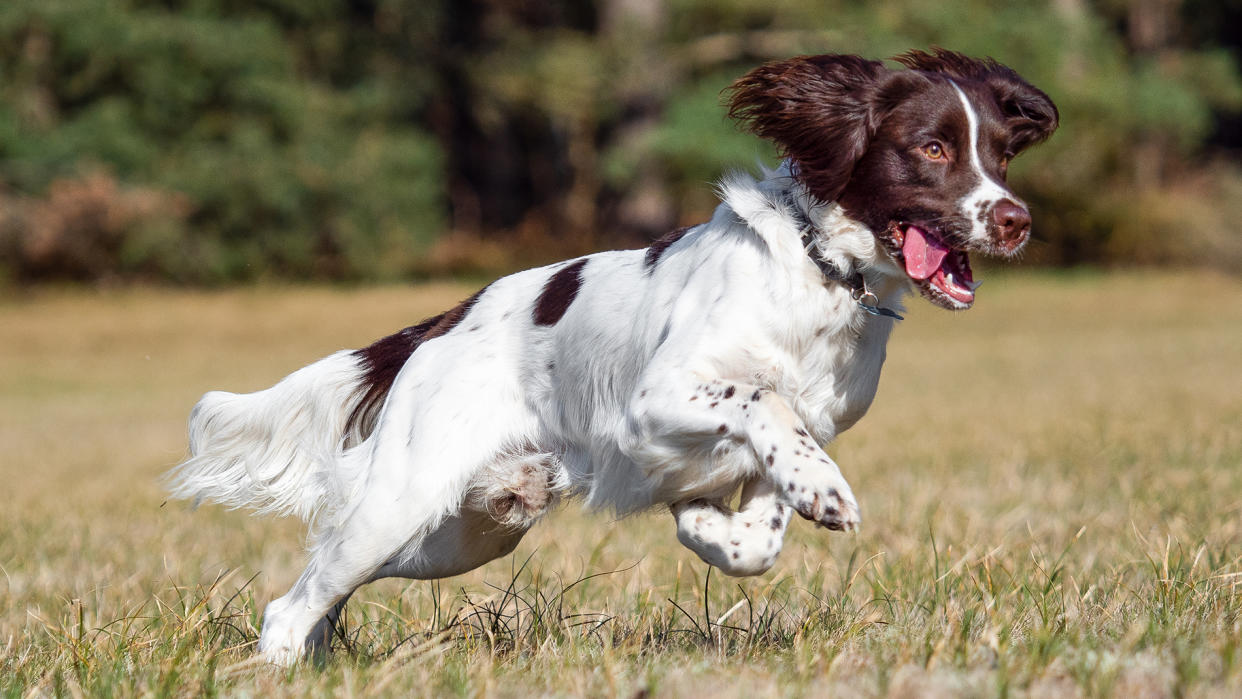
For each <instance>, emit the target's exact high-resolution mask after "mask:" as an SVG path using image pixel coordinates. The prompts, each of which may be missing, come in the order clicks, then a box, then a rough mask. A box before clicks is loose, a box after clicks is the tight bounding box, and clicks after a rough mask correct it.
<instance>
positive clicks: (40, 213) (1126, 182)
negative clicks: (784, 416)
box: [0, 0, 1242, 282]
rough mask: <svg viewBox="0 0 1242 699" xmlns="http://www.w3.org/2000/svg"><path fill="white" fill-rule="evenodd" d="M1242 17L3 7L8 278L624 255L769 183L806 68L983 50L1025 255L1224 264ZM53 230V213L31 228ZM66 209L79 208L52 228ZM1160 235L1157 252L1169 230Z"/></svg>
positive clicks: (198, 3)
mask: <svg viewBox="0 0 1242 699" xmlns="http://www.w3.org/2000/svg"><path fill="white" fill-rule="evenodd" d="M1239 16H1242V2H1240V1H1239V0H1047V2H1030V1H1029V0H1001V1H1000V2H985V1H984V0H945V1H944V2H939V3H926V2H922V0H890V1H889V2H885V3H883V4H874V3H863V2H860V1H857V0H459V1H457V2H453V1H450V0H7V2H5V3H3V4H0V255H2V256H3V257H0V274H8V275H10V276H14V277H16V278H18V279H25V278H31V279H37V278H48V277H56V276H62V277H63V276H68V277H76V278H101V277H109V276H120V277H139V278H142V277H146V278H153V279H169V280H179V281H192V282H211V281H222V280H231V279H247V278H255V277H262V276H280V277H290V278H338V279H339V278H363V277H367V278H376V277H393V276H400V275H406V274H409V273H410V272H411V271H414V270H419V269H422V270H428V269H435V268H442V267H445V266H447V267H453V268H460V267H461V266H463V265H464V266H472V265H473V266H478V265H482V266H486V267H489V268H491V267H497V266H508V265H513V264H526V263H530V262H534V261H537V260H539V259H546V258H550V257H554V256H555V257H560V256H564V255H568V254H573V253H575V252H581V251H585V250H586V249H590V248H595V247H611V246H617V245H627V244H640V243H641V242H642V240H643V239H645V238H647V237H650V236H654V235H657V234H659V233H661V232H663V231H665V230H667V229H668V228H670V227H672V226H674V225H676V224H679V223H687V222H692V221H697V220H702V219H703V218H704V217H706V216H708V215H709V214H710V211H711V208H712V206H714V197H713V195H712V192H711V188H710V183H712V182H713V181H714V180H716V179H717V178H718V177H719V176H720V175H721V173H722V172H723V171H724V170H726V169H728V168H747V169H750V168H753V167H754V166H755V164H756V162H767V163H771V162H772V156H773V152H772V149H771V147H770V146H768V145H767V144H763V143H760V142H758V141H756V140H755V139H752V138H750V137H749V136H745V135H743V134H741V133H739V132H738V130H737V129H736V128H734V126H733V125H732V124H729V123H727V121H726V119H725V117H724V110H723V109H722V108H721V105H720V91H721V90H722V89H723V88H724V87H726V86H727V85H728V84H729V81H730V80H732V79H733V78H735V77H737V76H738V75H740V74H741V73H743V72H744V71H745V70H747V69H749V68H750V67H752V66H753V65H755V64H756V63H758V62H760V61H763V60H768V59H772V58H779V57H785V56H790V55H794V54H798V53H824V52H845V53H861V54H865V55H868V56H890V55H893V54H896V53H900V52H902V51H904V50H906V49H908V48H910V47H927V46H929V45H942V46H947V47H950V48H954V49H957V50H961V51H964V52H966V53H970V54H975V55H990V56H994V57H995V58H997V59H998V60H1001V61H1002V62H1005V63H1008V64H1010V65H1012V66H1013V67H1015V68H1016V69H1017V70H1018V71H1019V72H1021V73H1022V74H1023V75H1025V76H1027V77H1028V78H1029V79H1031V80H1032V82H1034V83H1036V84H1038V85H1039V86H1041V87H1042V88H1043V89H1045V90H1046V91H1047V92H1048V93H1049V94H1051V95H1052V96H1053V98H1054V99H1055V100H1056V101H1057V103H1058V105H1059V106H1060V107H1061V111H1062V116H1063V120H1062V121H1063V126H1062V129H1061V132H1060V133H1059V134H1058V135H1057V136H1056V137H1055V138H1054V139H1053V140H1052V141H1050V142H1049V143H1048V144H1047V145H1045V146H1043V147H1041V148H1039V149H1037V150H1035V151H1033V152H1032V153H1031V154H1030V155H1027V156H1024V157H1023V158H1022V159H1021V160H1019V161H1018V163H1017V164H1016V165H1015V168H1014V172H1013V175H1012V176H1013V178H1014V180H1015V181H1016V184H1015V187H1016V188H1017V190H1018V191H1020V192H1022V193H1023V195H1024V196H1026V197H1028V198H1029V199H1031V200H1032V203H1033V204H1034V205H1035V206H1036V208H1037V210H1038V214H1039V216H1038V220H1039V225H1038V229H1037V234H1038V241H1039V244H1038V245H1036V246H1034V247H1033V254H1032V255H1031V258H1033V259H1036V260H1041V261H1048V262H1057V263H1081V262H1097V263H1098V262H1105V261H1109V260H1123V261H1124V260H1129V261H1142V262H1174V263H1185V262H1209V263H1214V264H1219V265H1222V266H1227V267H1231V268H1235V269H1236V268H1240V267H1242V243H1238V242H1234V241H1233V239H1232V238H1231V237H1229V236H1222V235H1221V234H1220V231H1221V230H1229V229H1230V228H1231V222H1232V221H1233V220H1236V218H1237V217H1239V216H1242V200H1240V199H1239V198H1238V197H1236V196H1233V195H1234V194H1236V192H1237V191H1239V189H1240V187H1242V174H1240V173H1239V172H1238V168H1237V166H1236V164H1235V163H1234V162H1232V161H1230V160H1229V159H1228V158H1227V157H1226V156H1227V155H1228V151H1227V150H1226V149H1228V148H1238V147H1242V135H1239V134H1237V130H1238V125H1239V123H1240V122H1239V121H1238V117H1237V114H1238V112H1239V109H1240V108H1242V77H1239V70H1238V65H1239V50H1240V48H1239V47H1240V45H1242V40H1240V39H1239V38H1238V35H1237V34H1236V33H1235V32H1233V31H1232V27H1233V26H1236V20H1237V19H1238V17H1239ZM52 211H64V212H69V213H66V215H51V213H49V212H52ZM70 214H71V215H70ZM1170 228H1173V229H1176V231H1173V232H1174V233H1175V235H1170V230H1169V229H1170Z"/></svg>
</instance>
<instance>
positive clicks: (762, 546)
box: [669, 478, 792, 577]
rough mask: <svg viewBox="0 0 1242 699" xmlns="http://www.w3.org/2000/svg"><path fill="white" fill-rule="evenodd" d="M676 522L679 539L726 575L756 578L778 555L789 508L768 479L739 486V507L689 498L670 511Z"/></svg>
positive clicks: (674, 505)
mask: <svg viewBox="0 0 1242 699" xmlns="http://www.w3.org/2000/svg"><path fill="white" fill-rule="evenodd" d="M669 509H670V510H671V511H672V512H673V516H674V517H676V518H677V539H678V541H680V542H681V543H682V545H683V546H685V547H686V548H688V549H690V550H691V551H694V552H695V553H696V554H698V556H699V558H701V559H703V561H704V562H706V563H708V564H710V565H714V566H716V567H717V568H719V569H720V570H721V572H723V573H724V574H725V575H732V576H735V577H736V576H745V575H759V574H761V573H763V572H764V571H766V570H767V569H768V568H771V567H772V564H773V563H775V562H776V557H777V556H778V555H780V552H781V545H782V542H783V541H784V537H785V527H786V526H788V525H789V517H790V514H791V513H792V510H791V509H790V508H788V507H786V506H785V505H784V504H783V503H781V502H780V498H779V497H778V496H777V493H776V489H775V487H774V486H773V485H772V483H771V482H770V481H769V480H768V479H766V478H759V479H755V480H752V481H750V482H748V483H746V485H744V486H743V487H742V498H741V504H740V509H739V510H738V511H737V512H733V511H732V510H729V509H728V508H727V507H725V506H724V505H723V504H721V503H718V502H711V501H708V500H702V499H699V500H691V501H689V502H680V503H675V504H673V505H671V506H670V507H669Z"/></svg>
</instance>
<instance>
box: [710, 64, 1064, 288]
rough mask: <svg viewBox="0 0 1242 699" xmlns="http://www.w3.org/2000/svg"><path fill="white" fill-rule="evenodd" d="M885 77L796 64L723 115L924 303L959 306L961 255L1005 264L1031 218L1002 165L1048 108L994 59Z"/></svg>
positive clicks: (764, 80) (1047, 122) (768, 76)
mask: <svg viewBox="0 0 1242 699" xmlns="http://www.w3.org/2000/svg"><path fill="white" fill-rule="evenodd" d="M894 60H896V61H898V62H899V63H901V64H902V65H904V66H906V68H907V69H908V70H890V69H888V68H886V67H885V66H884V65H883V64H882V63H880V62H878V61H869V60H866V59H863V58H859V57H858V56H836V55H826V56H803V57H799V58H792V59H789V60H786V61H779V62H776V63H769V64H767V65H764V66H761V67H759V68H756V69H755V70H753V71H751V72H750V73H748V74H747V75H746V76H744V77H742V78H741V79H740V80H738V81H737V82H736V83H734V84H733V86H732V87H731V88H730V92H731V99H730V110H729V114H730V115H731V116H733V117H735V118H737V119H739V120H740V121H741V122H742V123H743V124H745V125H746V126H747V127H748V128H749V129H750V130H751V131H753V132H754V133H755V134H757V135H759V136H762V137H764V138H768V139H771V140H773V141H775V142H776V143H777V145H778V146H780V148H781V151H782V153H783V155H784V156H786V157H787V158H789V159H790V160H791V161H792V164H793V172H794V174H795V176H796V177H797V178H798V179H799V180H800V181H801V182H802V183H803V184H804V185H805V186H806V188H807V190H808V191H809V192H810V193H811V194H812V195H813V196H814V197H816V198H817V199H818V200H820V201H821V202H825V203H827V202H837V203H839V204H840V205H841V206H842V208H843V209H844V210H845V213H846V214H847V215H849V216H850V217H851V218H853V219H855V220H857V221H860V222H861V223H863V224H865V225H866V226H867V227H868V228H870V229H871V231H872V233H874V234H875V236H876V238H877V239H878V240H879V241H880V244H881V246H882V247H883V248H884V249H885V250H886V251H887V252H888V254H889V255H891V256H892V258H893V260H894V262H895V263H896V264H897V266H899V267H901V268H903V269H904V270H905V272H906V274H907V275H908V276H909V277H910V279H911V280H912V281H913V283H914V284H915V285H916V286H917V287H918V288H919V290H920V291H921V292H922V294H923V295H924V296H925V297H927V298H928V299H929V300H931V301H932V302H933V303H936V304H938V305H940V306H943V307H945V308H951V309H962V308H968V307H969V306H970V305H971V304H972V303H973V302H974V298H975V294H974V287H975V286H976V283H975V282H974V278H973V276H972V273H971V269H970V259H969V255H968V253H969V252H980V253H984V254H989V255H1003V256H1010V255H1013V254H1015V253H1016V252H1017V251H1018V250H1019V249H1021V248H1022V246H1023V244H1024V243H1026V240H1027V238H1028V237H1029V236H1030V229H1031V215H1030V212H1029V211H1027V208H1026V206H1025V205H1024V204H1023V203H1022V201H1021V200H1020V199H1019V198H1018V197H1017V196H1015V195H1014V194H1013V192H1011V191H1010V190H1009V187H1008V186H1007V185H1006V184H1005V176H1006V170H1007V169H1008V166H1009V162H1010V160H1012V159H1013V158H1014V157H1015V156H1017V155H1018V154H1019V153H1021V152H1022V151H1023V150H1025V149H1026V148H1027V147H1029V146H1031V145H1033V144H1036V143H1039V142H1040V141H1043V140H1044V139H1046V138H1048V136H1050V135H1051V134H1052V132H1053V131H1054V130H1055V129H1056V127H1057V120H1058V114H1057V108H1056V106H1055V105H1054V104H1053V103H1052V100H1050V99H1049V98H1048V96H1047V95H1045V94H1044V93H1043V92H1041V91H1039V90H1038V89H1036V88H1035V87H1033V86H1032V85H1030V84H1029V83H1027V82H1026V81H1025V80H1023V79H1022V78H1021V77H1019V76H1018V74H1017V73H1015V72H1014V71H1012V70H1010V69H1009V68H1006V67H1005V66H1003V65H1001V64H999V63H997V62H995V61H993V60H990V59H989V60H977V59H973V58H969V57H967V56H964V55H962V54H959V53H955V52H952V51H945V50H942V49H934V50H933V52H932V53H925V52H922V51H911V52H909V53H906V54H903V55H901V56H898V57H896V58H895V59H894Z"/></svg>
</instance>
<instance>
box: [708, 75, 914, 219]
mask: <svg viewBox="0 0 1242 699" xmlns="http://www.w3.org/2000/svg"><path fill="white" fill-rule="evenodd" d="M892 72H893V71H890V70H888V69H887V68H885V67H884V64H882V63H880V62H879V61H869V60H866V59H864V58H860V57H858V56H838V55H826V56H800V57H798V58H791V59H789V60H785V61H776V62H773V63H768V64H765V65H762V66H759V67H758V68H755V69H754V70H752V71H750V72H749V73H747V74H746V75H744V76H742V78H740V79H739V80H738V81H737V82H735V83H733V85H732V86H730V87H729V89H728V91H729V93H730V94H729V116H731V117H733V118H734V119H737V120H738V121H740V122H741V123H742V125H743V126H745V127H746V128H747V129H748V130H749V131H751V132H752V133H754V134H755V135H757V136H760V137H762V138H766V139H769V140H772V141H774V142H775V143H776V144H777V145H778V146H780V149H781V154H782V155H783V156H785V157H788V158H791V159H792V160H793V161H794V162H795V163H796V164H797V173H796V174H797V177H798V178H799V179H800V180H801V181H802V183H803V184H805V185H806V186H807V188H808V189H809V190H810V191H811V193H812V194H814V195H815V196H816V197H818V198H819V199H820V200H821V201H825V202H829V201H835V200H836V198H837V195H838V194H840V192H841V190H842V189H844V188H845V184H846V182H848V181H849V179H850V173H851V172H852V171H853V169H854V163H856V162H858V160H859V158H861V157H862V155H863V153H864V152H865V151H866V149H867V142H868V140H869V139H870V137H871V135H872V134H873V133H875V129H876V126H877V122H878V119H877V118H876V115H875V114H874V113H873V109H872V105H873V103H874V102H875V96H876V94H877V92H878V88H879V83H880V81H881V78H883V77H884V76H886V75H888V74H891V73H892Z"/></svg>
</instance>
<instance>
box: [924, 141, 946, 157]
mask: <svg viewBox="0 0 1242 699" xmlns="http://www.w3.org/2000/svg"><path fill="white" fill-rule="evenodd" d="M923 155H926V156H927V157H928V158H930V159H932V160H941V159H943V158H945V157H946V155H945V152H944V146H942V145H940V142H939V141H932V142H931V143H928V144H927V145H925V146H923Z"/></svg>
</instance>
